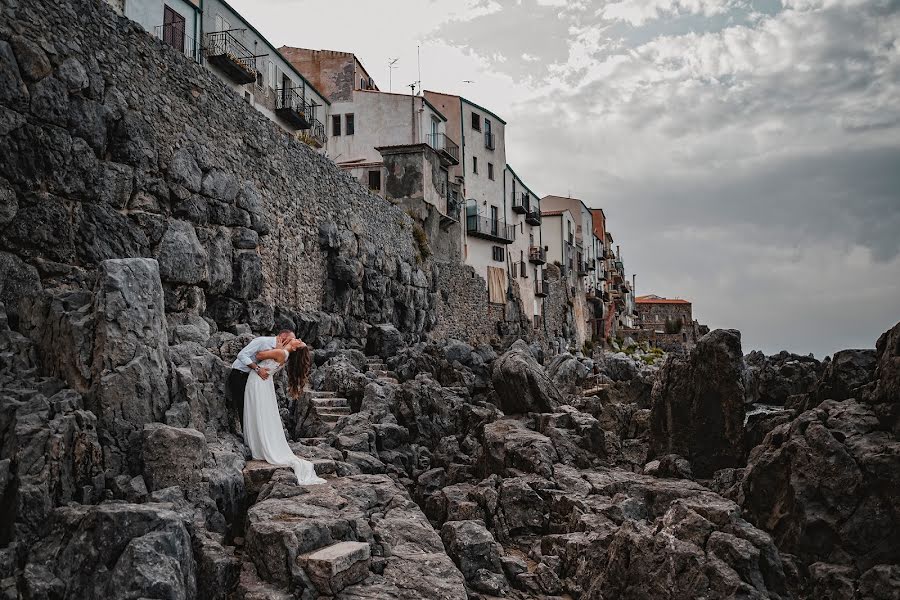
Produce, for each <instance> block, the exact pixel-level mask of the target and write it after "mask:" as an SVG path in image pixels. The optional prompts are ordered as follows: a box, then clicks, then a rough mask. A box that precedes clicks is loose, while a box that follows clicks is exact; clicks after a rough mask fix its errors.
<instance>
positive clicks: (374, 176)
mask: <svg viewBox="0 0 900 600" xmlns="http://www.w3.org/2000/svg"><path fill="white" fill-rule="evenodd" d="M369 189H370V190H375V191H378V192H380V191H381V169H375V170H373V171H369Z"/></svg>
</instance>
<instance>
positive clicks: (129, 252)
mask: <svg viewBox="0 0 900 600" xmlns="http://www.w3.org/2000/svg"><path fill="white" fill-rule="evenodd" d="M75 243H76V252H77V255H78V258H79V259H80V260H81V261H82V262H83V264H86V265H96V264H98V263H100V262H102V261H104V260H108V259H113V258H140V257H145V256H147V255H148V254H149V253H150V241H149V240H148V239H147V236H146V235H145V234H144V232H143V230H142V229H141V228H140V226H139V225H138V224H137V223H136V222H135V221H133V220H131V219H129V218H127V217H125V216H124V215H122V214H121V213H119V212H118V211H116V210H115V209H113V208H110V207H108V206H104V205H99V204H86V203H85V204H82V205H81V206H79V209H78V211H77V212H76V230H75Z"/></svg>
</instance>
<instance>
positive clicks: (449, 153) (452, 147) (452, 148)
mask: <svg viewBox="0 0 900 600" xmlns="http://www.w3.org/2000/svg"><path fill="white" fill-rule="evenodd" d="M425 137H426V138H427V140H428V145H429V146H431V147H432V148H434V149H435V150H436V151H437V152H438V153H439V154H440V155H441V156H443V157H444V158H446V159H447V160H448V161H450V164H452V165H458V164H459V145H458V144H457V143H456V142H454V141H453V140H451V139H450V138H448V137H447V135H446V134H444V133H429V134H428V135H427V136H425Z"/></svg>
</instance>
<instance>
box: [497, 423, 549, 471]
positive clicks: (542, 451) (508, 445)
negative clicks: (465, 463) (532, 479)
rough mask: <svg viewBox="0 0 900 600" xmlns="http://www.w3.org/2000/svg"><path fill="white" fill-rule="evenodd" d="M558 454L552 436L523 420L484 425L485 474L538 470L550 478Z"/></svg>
mask: <svg viewBox="0 0 900 600" xmlns="http://www.w3.org/2000/svg"><path fill="white" fill-rule="evenodd" d="M558 458H559V457H558V455H557V453H556V448H555V447H554V446H553V442H552V441H551V440H550V438H548V437H547V436H545V435H542V434H540V433H538V432H536V431H532V430H531V429H528V428H527V427H525V425H524V424H523V423H521V422H519V421H515V420H513V419H500V420H498V421H494V422H493V423H488V424H487V425H485V426H484V430H483V434H482V456H481V470H482V473H483V474H484V475H485V476H487V475H489V474H491V473H496V474H497V475H500V476H513V477H514V476H516V475H519V474H523V473H534V474H537V475H540V476H542V477H545V478H548V479H549V478H550V477H552V476H553V464H554V463H555V462H556V461H557V460H558Z"/></svg>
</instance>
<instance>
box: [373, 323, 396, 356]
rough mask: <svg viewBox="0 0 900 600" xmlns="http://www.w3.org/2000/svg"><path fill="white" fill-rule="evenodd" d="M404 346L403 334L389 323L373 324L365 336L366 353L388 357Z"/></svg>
mask: <svg viewBox="0 0 900 600" xmlns="http://www.w3.org/2000/svg"><path fill="white" fill-rule="evenodd" d="M403 346H405V344H404V342H403V335H402V334H401V333H400V332H399V331H398V330H397V328H396V327H394V326H393V325H391V324H389V323H381V324H378V325H373V326H372V327H370V328H369V334H368V337H367V338H366V354H370V355H371V354H376V355H378V356H380V357H382V358H389V357H392V356H394V355H396V354H397V352H399V351H400V349H401V348H402V347H403Z"/></svg>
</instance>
